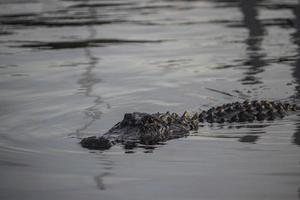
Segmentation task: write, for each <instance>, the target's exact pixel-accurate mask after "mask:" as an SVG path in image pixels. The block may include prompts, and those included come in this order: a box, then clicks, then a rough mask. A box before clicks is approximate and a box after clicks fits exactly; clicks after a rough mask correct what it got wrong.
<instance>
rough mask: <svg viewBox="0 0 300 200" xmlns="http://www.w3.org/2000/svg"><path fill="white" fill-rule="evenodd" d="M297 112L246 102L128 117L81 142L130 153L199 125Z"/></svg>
mask: <svg viewBox="0 0 300 200" xmlns="http://www.w3.org/2000/svg"><path fill="white" fill-rule="evenodd" d="M296 110H298V108H297V106H296V105H295V104H289V103H280V102H274V101H251V102H249V101H244V102H242V103H241V102H235V103H230V104H224V105H222V106H218V107H216V108H215V107H212V108H210V109H209V110H207V111H202V112H201V113H195V114H193V115H192V116H190V115H189V114H188V113H187V112H184V113H183V115H182V116H179V115H178V114H176V113H172V114H171V113H169V112H166V113H155V114H147V113H139V112H134V113H127V114H125V115H124V119H123V120H122V121H121V122H119V123H117V124H116V125H115V126H113V127H112V128H111V129H110V130H109V131H108V132H107V133H105V134H104V135H102V136H100V137H96V136H91V137H87V138H84V139H82V140H81V142H80V144H81V145H82V147H85V148H88V149H98V150H104V149H109V148H110V147H111V146H113V145H115V144H118V143H119V144H123V145H124V147H125V148H126V149H131V148H134V147H135V146H137V145H138V144H143V145H155V144H159V143H161V142H165V141H167V140H171V139H174V138H181V137H185V136H187V135H188V134H189V132H190V131H192V130H197V129H198V125H199V123H202V122H208V123H233V122H252V121H255V120H256V121H263V120H274V119H278V118H283V117H284V116H286V115H287V114H288V113H290V112H293V111H296Z"/></svg>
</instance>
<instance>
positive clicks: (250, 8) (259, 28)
mask: <svg viewBox="0 0 300 200" xmlns="http://www.w3.org/2000/svg"><path fill="white" fill-rule="evenodd" d="M240 9H241V12H242V13H243V16H244V20H243V22H244V24H245V27H246V28H247V29H248V30H249V33H248V38H247V40H246V44H247V54H248V57H249V59H248V60H247V61H245V64H246V65H250V67H249V68H248V72H245V75H246V76H245V78H243V79H242V82H243V84H250V85H254V84H258V83H261V81H260V80H259V78H258V77H257V75H258V74H259V73H262V72H263V71H264V70H263V67H264V66H265V65H266V63H265V62H264V57H265V55H264V53H262V52H261V51H262V49H261V43H262V40H263V35H264V32H265V30H264V27H263V25H262V24H261V23H260V21H259V19H258V11H257V0H253V1H248V0H241V1H240Z"/></svg>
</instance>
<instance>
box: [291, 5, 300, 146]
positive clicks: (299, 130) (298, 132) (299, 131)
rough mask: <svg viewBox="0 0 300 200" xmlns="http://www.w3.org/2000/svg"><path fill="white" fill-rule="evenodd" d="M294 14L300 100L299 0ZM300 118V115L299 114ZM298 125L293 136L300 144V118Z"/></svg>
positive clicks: (296, 65) (299, 97)
mask: <svg viewBox="0 0 300 200" xmlns="http://www.w3.org/2000/svg"><path fill="white" fill-rule="evenodd" d="M293 14H294V15H295V20H294V21H295V29H296V30H295V32H294V33H293V34H292V40H293V41H294V43H295V44H296V45H297V53H298V59H297V60H296V62H295V63H294V72H293V76H294V77H295V81H296V83H297V85H296V94H295V97H296V99H297V100H298V102H299V101H300V1H299V3H298V5H297V6H296V7H295V8H293ZM298 119H300V115H299V117H298ZM296 126H297V129H296V132H295V133H294V136H293V142H294V143H295V144H296V145H299V146H300V122H299V120H298V122H296Z"/></svg>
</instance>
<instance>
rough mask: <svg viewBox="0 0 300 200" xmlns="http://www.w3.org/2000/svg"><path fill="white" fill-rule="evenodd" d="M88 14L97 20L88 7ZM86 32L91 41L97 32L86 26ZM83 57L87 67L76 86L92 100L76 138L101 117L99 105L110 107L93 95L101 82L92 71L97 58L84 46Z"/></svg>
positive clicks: (95, 12) (94, 10) (94, 13)
mask: <svg viewBox="0 0 300 200" xmlns="http://www.w3.org/2000/svg"><path fill="white" fill-rule="evenodd" d="M89 14H90V15H91V18H94V19H97V11H96V9H95V8H93V7H89ZM88 32H89V37H88V39H89V40H93V38H95V37H96V36H97V31H96V29H95V28H93V27H92V26H88ZM84 50H85V55H86V57H87V59H88V60H89V63H88V66H87V68H86V70H85V72H84V73H83V74H82V75H81V78H80V79H79V80H78V84H79V85H80V86H81V87H80V92H81V93H83V94H84V95H85V96H86V97H91V98H94V101H93V103H94V104H93V105H92V106H90V107H88V108H86V109H85V111H84V113H85V115H86V116H87V117H88V118H90V120H89V121H88V122H87V123H85V124H84V125H83V126H82V127H80V128H78V129H76V131H75V135H76V136H77V137H80V136H81V135H82V134H84V131H86V130H87V129H88V128H89V127H90V126H91V125H92V124H93V123H94V122H95V121H96V120H99V119H100V118H101V115H102V111H100V110H99V108H98V107H99V105H100V104H106V108H107V109H109V108H110V105H109V104H108V103H104V102H103V101H102V98H101V96H99V95H95V94H93V87H94V85H96V84H98V83H100V82H101V80H100V79H99V78H97V77H96V75H95V73H94V72H93V70H95V69H96V67H97V64H98V63H99V58H97V57H95V56H94V55H93V54H92V50H91V49H90V48H88V46H86V48H85V49H84Z"/></svg>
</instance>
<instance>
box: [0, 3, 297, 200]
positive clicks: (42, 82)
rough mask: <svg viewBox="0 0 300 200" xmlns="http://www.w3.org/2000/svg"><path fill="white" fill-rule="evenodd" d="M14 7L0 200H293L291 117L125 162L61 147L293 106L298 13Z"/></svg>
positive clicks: (1, 118) (209, 131) (141, 150)
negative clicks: (235, 109)
mask: <svg viewBox="0 0 300 200" xmlns="http://www.w3.org/2000/svg"><path fill="white" fill-rule="evenodd" d="M2 2H5V4H4V3H2ZM11 2H14V3H11ZM17 2H19V3H20V2H21V1H19V0H16V1H9V0H7V1H1V2H0V5H1V6H0V24H1V27H0V45H1V46H0V76H1V77H0V91H1V92H0V110H1V113H0V134H1V139H2V140H1V142H0V146H2V145H3V147H1V148H0V154H1V160H0V167H1V169H0V171H1V172H2V173H3V175H6V176H5V177H6V179H5V178H4V179H3V180H4V181H3V180H2V183H1V184H0V199H24V196H26V195H28V199H41V197H45V199H49V200H50V199H64V198H65V197H66V196H67V197H70V196H71V197H70V198H72V199H82V198H85V197H86V195H87V194H88V196H89V197H91V199H99V198H100V199H130V200H132V199H199V198H200V199H220V197H221V198H224V199H232V197H236V199H243V198H244V197H249V199H257V198H258V199H263V197H270V199H295V197H296V198H297V196H296V195H298V196H299V191H296V190H297V189H296V188H297V187H299V180H297V179H298V178H299V177H298V175H299V174H298V173H296V172H295V171H297V170H298V168H297V167H298V166H296V165H298V164H295V161H297V160H299V146H300V139H299V138H300V122H299V116H289V117H287V118H284V119H283V120H277V121H275V122H269V121H268V122H253V123H233V124H226V123H224V124H213V125H210V124H201V127H200V128H199V131H198V132H197V133H192V134H191V137H187V138H182V139H178V140H173V141H169V142H168V143H167V145H165V146H162V145H163V144H162V145H158V146H155V147H153V146H143V145H141V146H139V147H138V148H137V149H131V150H128V151H126V150H124V149H121V148H120V147H119V146H116V147H113V148H112V149H111V150H109V151H105V152H98V151H97V152H93V154H91V152H90V151H87V152H88V153H87V152H86V150H85V149H82V148H81V147H80V146H79V145H78V144H77V142H78V140H77V139H76V140H75V139H72V138H70V137H65V136H66V135H68V133H70V132H73V133H72V134H70V135H71V136H75V137H76V138H80V137H84V136H86V135H89V134H90V133H88V131H89V130H91V129H93V130H94V128H95V131H94V132H96V133H98V130H104V129H106V128H110V127H111V126H113V125H114V123H115V122H117V121H120V119H121V118H122V116H123V114H124V113H125V112H134V111H140V112H151V113H153V112H158V111H159V112H164V111H167V110H169V111H172V112H173V111H174V112H180V113H182V111H183V110H195V109H198V108H199V107H200V108H201V109H207V107H209V106H215V105H220V104H223V103H227V102H232V101H237V100H239V101H240V100H241V99H248V98H249V99H255V98H258V99H273V100H279V99H281V100H282V99H284V100H288V101H295V102H299V96H300V89H299V88H300V71H299V69H300V66H299V63H300V59H299V58H300V42H299V40H300V39H299V38H300V36H299V35H300V28H299V27H300V24H299V23H300V19H299V17H300V16H299V15H300V14H299V13H300V3H299V1H298V2H297V1H296V0H287V1H284V2H283V1H281V2H280V1H277V0H261V1H259V0H251V1H250V0H213V1H208V0H207V1H206V0H201V1H188V0H176V1H173V0H161V1H152V0H140V1H138V0H122V1H102V0H89V1H84V0H55V1H53V2H52V1H51V2H48V1H42V0H39V1H25V0H24V1H22V4H18V3H17ZM20 5H21V6H20ZM10 9H11V10H10ZM293 44H294V45H293ZM295 53H296V55H295ZM58 66H59V67H58ZM24 74H26V76H24ZM74 91H75V92H74ZM111 106H112V107H111ZM112 108H113V109H112ZM99 134H101V133H100V131H99ZM49 138H51V139H49ZM52 138H54V139H53V140H52ZM41 140H43V141H44V142H41ZM50 140H51V141H50ZM291 141H292V142H291ZM10 145H12V146H13V147H11V148H10ZM19 145H21V147H19ZM22 145H23V146H25V147H24V148H23V146H22ZM25 148H26V149H28V151H26V152H25V151H23V150H22V149H25ZM30 148H34V150H32V151H31V149H30ZM39 148H41V149H42V150H41V149H39ZM49 149H58V150H59V152H60V153H59V154H58V153H57V152H55V153H53V152H49V151H50V150H49ZM67 152H68V153H67ZM70 152H71V153H70ZM132 153H134V154H132ZM145 153H150V154H145ZM48 154H51V156H50V155H48ZM52 154H54V155H52ZM70 155H71V156H70ZM107 155H109V156H107ZM45 160H46V161H47V162H43V161H45ZM95 160H96V161H95ZM168 160H170V161H168ZM93 161H94V162H93ZM116 161H117V162H116ZM95 162H96V164H95ZM41 163H42V164H41ZM43 163H46V164H43ZM282 163H285V165H282ZM20 168H22V169H23V170H19V169H20ZM224 171H226V173H224ZM49 172H50V173H49ZM266 172H269V175H268V176H269V177H268V176H267V175H265V174H266ZM49 174H50V175H49ZM69 174H71V176H72V178H69V179H64V180H63V181H64V182H63V183H59V182H58V181H57V180H56V179H55V180H53V177H61V176H62V175H64V176H67V177H68V175H69ZM257 174H259V175H257ZM64 176H63V177H64ZM73 176H79V178H74V179H73ZM118 176H120V177H118ZM1 177H2V175H1ZM28 177H30V178H28ZM31 177H37V178H35V179H34V178H31ZM114 177H115V178H116V179H113V178H114ZM220 177H221V178H220ZM119 178H120V179H119ZM20 179H21V180H20ZM24 180H25V181H24ZM111 180H113V181H111ZM120 180H122V181H123V182H122V183H121V184H118V182H121V181H120ZM131 180H139V182H137V183H136V182H134V181H133V182H131ZM125 181H126V184H123V183H124V182H125ZM41 182H42V183H44V185H43V184H40V183H41ZM30 183H31V184H30ZM291 185H293V187H291ZM95 186H97V188H98V189H96V190H95ZM294 186H295V187H294ZM91 188H93V189H91ZM149 188H150V190H149ZM52 191H55V193H56V192H57V193H58V194H59V195H58V196H59V197H58V198H56V197H57V196H55V194H54V192H52ZM253 191H255V192H253ZM2 195H7V196H4V198H3V196H2ZM16 195H17V196H16ZM53 195H54V196H53ZM8 196H13V197H16V198H6V197H8ZM291 196H293V197H291ZM26 197H27V196H26ZM30 197H32V198H30ZM42 199H44V198H42ZM68 199H69V198H68Z"/></svg>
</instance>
